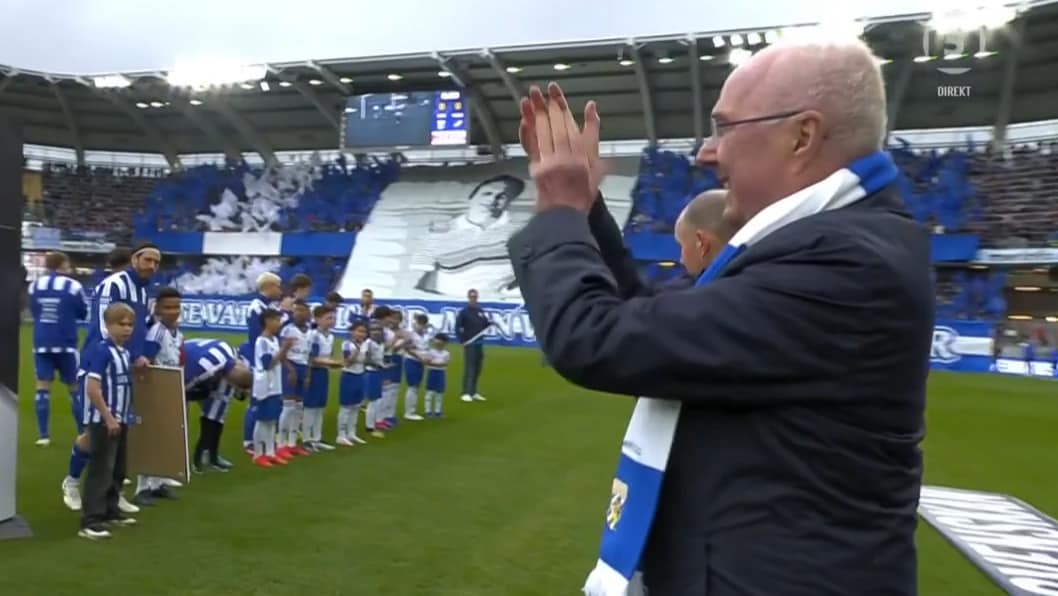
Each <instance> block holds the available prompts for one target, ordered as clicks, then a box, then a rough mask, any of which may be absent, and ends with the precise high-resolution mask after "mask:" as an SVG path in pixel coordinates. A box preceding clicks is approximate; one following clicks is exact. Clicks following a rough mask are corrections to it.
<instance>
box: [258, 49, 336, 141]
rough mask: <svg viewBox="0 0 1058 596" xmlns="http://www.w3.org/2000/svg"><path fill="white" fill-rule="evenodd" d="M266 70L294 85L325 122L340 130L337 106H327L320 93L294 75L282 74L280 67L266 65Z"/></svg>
mask: <svg viewBox="0 0 1058 596" xmlns="http://www.w3.org/2000/svg"><path fill="white" fill-rule="evenodd" d="M268 70H269V71H270V72H272V74H274V75H276V77H278V78H279V80H281V81H286V82H288V83H290V84H291V85H292V86H293V87H294V90H295V91H297V92H298V93H300V94H301V96H302V97H304V98H305V99H307V100H309V103H311V104H312V106H313V107H315V108H316V111H317V112H319V113H320V115H321V116H323V119H324V120H326V121H327V124H330V125H331V127H333V128H334V130H335V131H336V132H339V133H340V132H341V130H342V125H341V122H339V120H338V109H339V108H337V107H336V106H328V105H327V104H326V102H324V101H323V100H322V99H320V94H319V93H316V92H315V91H313V89H312V87H310V86H308V85H307V84H305V83H303V82H301V81H299V80H297V78H296V77H292V76H290V75H288V74H284V73H283V70H282V69H281V68H277V67H275V66H272V65H268ZM321 76H322V75H321Z"/></svg>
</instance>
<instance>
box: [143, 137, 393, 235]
mask: <svg viewBox="0 0 1058 596" xmlns="http://www.w3.org/2000/svg"><path fill="white" fill-rule="evenodd" d="M399 174H400V165H399V164H398V162H397V161H395V160H389V161H382V160H378V159H376V160H372V161H370V162H368V161H362V162H361V163H358V164H353V165H350V164H349V163H348V162H347V161H346V160H345V159H344V158H342V159H339V160H338V161H337V162H336V163H333V164H325V163H323V162H322V161H321V160H320V159H319V156H318V155H314V156H313V159H310V160H308V161H306V162H298V163H294V164H288V165H284V166H275V167H269V168H266V169H264V170H260V169H254V168H251V167H249V166H248V165H247V164H246V163H245V162H244V163H241V164H238V165H231V166H216V165H203V166H198V167H194V168H190V169H188V170H187V171H186V172H184V173H182V174H180V175H177V176H173V177H170V178H169V179H167V180H166V181H164V182H162V183H161V184H159V185H158V186H157V187H156V188H155V189H154V190H152V191H151V192H150V193H149V195H148V196H147V200H146V206H145V210H144V213H143V214H142V215H141V216H140V217H138V218H137V220H136V223H135V226H136V232H137V235H139V236H146V235H148V234H149V233H150V232H153V231H189V230H198V231H213V232H234V231H240V232H251V231H252V232H265V231H273V232H288V231H290V232H304V231H353V230H357V229H359V228H360V227H362V226H363V224H364V223H365V222H366V221H367V215H368V214H369V213H370V212H371V209H372V208H373V207H374V205H375V203H376V202H377V201H378V199H379V196H380V194H381V192H382V190H383V189H384V188H386V186H388V185H389V184H390V183H391V182H393V181H394V180H396V179H397V177H398V176H399Z"/></svg>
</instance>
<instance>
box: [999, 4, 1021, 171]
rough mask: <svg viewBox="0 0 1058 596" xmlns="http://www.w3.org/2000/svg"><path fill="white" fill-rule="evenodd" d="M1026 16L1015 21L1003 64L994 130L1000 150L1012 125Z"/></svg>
mask: <svg viewBox="0 0 1058 596" xmlns="http://www.w3.org/2000/svg"><path fill="white" fill-rule="evenodd" d="M1026 20H1027V18H1026V17H1025V16H1021V17H1019V18H1018V19H1017V20H1016V21H1014V26H1013V27H1012V28H1011V30H1010V32H1009V33H1008V35H1009V40H1008V41H1009V44H1010V51H1008V52H1006V62H1005V63H1004V64H1003V86H1002V87H1001V88H1000V90H999V107H998V109H997V110H996V125H995V128H994V129H993V130H992V148H993V149H995V150H996V151H998V150H1000V149H1001V148H1002V147H1003V145H1004V144H1005V143H1006V140H1007V125H1008V124H1010V112H1011V109H1012V106H1013V103H1014V83H1015V82H1016V80H1017V76H1018V61H1019V60H1020V58H1021V51H1022V49H1024V47H1025V44H1026V41H1025V21H1026Z"/></svg>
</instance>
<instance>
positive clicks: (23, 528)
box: [0, 113, 31, 539]
mask: <svg viewBox="0 0 1058 596" xmlns="http://www.w3.org/2000/svg"><path fill="white" fill-rule="evenodd" d="M21 136H22V135H21V134H20V132H19V130H18V129H17V128H16V125H15V124H14V123H13V121H11V120H9V119H8V117H7V116H6V115H5V114H3V113H0V202H2V205H3V209H0V291H2V292H4V294H5V295H6V296H21V295H22V292H23V291H25V290H24V286H25V279H22V267H21V263H20V262H21V259H22V253H21V242H22V138H21ZM16 304H19V305H20V304H21V300H18V301H16ZM19 311H20V309H19V308H18V307H15V308H11V305H9V306H8V308H5V309H3V310H2V311H0V312H2V313H3V314H0V342H3V345H4V346H7V347H5V348H3V349H0V354H4V357H3V358H0V539H3V538H21V537H25V536H29V535H30V534H31V532H30V529H29V526H28V525H27V524H26V523H25V522H24V521H23V520H22V519H21V518H19V517H18V516H17V515H15V478H16V474H15V464H16V462H17V455H18V351H19V349H18V348H19V339H18V332H19V327H20V323H19V319H20V315H21V313H20V312H19Z"/></svg>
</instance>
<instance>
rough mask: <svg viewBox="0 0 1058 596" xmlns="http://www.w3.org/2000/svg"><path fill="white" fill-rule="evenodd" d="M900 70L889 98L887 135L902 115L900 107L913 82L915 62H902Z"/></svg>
mask: <svg viewBox="0 0 1058 596" xmlns="http://www.w3.org/2000/svg"><path fill="white" fill-rule="evenodd" d="M899 68H900V70H898V71H897V73H896V80H895V81H893V82H892V87H891V89H892V92H891V93H890V94H889V97H888V98H887V99H888V102H887V103H888V104H889V105H888V113H887V114H886V129H885V130H886V137H887V138H888V136H889V134H888V133H890V132H892V130H893V128H894V127H896V118H897V116H899V115H900V107H901V106H902V105H903V103H904V97H905V96H906V95H907V88H908V86H910V84H911V74H912V73H913V72H914V69H915V63H914V62H912V61H910V60H905V61H903V62H901V64H900V67H899Z"/></svg>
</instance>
